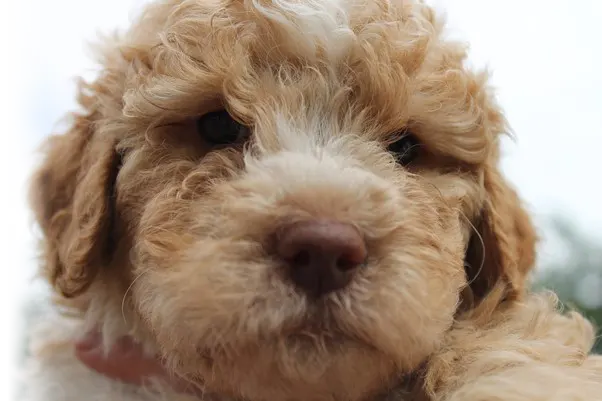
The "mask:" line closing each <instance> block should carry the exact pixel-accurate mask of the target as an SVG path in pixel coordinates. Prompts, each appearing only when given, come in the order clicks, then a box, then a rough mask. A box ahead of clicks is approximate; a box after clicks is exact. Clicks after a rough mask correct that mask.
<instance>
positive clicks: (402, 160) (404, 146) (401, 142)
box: [387, 131, 420, 166]
mask: <svg viewBox="0 0 602 401" xmlns="http://www.w3.org/2000/svg"><path fill="white" fill-rule="evenodd" d="M387 150H388V151H389V152H391V153H394V154H395V157H396V158H397V162H398V163H399V164H401V165H402V166H407V165H408V164H410V163H411V162H412V161H413V160H414V159H416V157H417V156H418V154H419V150H420V142H419V141H418V138H416V136H415V135H414V134H412V133H411V132H409V131H404V132H403V133H401V134H400V136H399V139H397V140H396V141H395V142H392V143H391V144H389V146H388V147H387Z"/></svg>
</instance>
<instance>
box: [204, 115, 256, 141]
mask: <svg viewBox="0 0 602 401" xmlns="http://www.w3.org/2000/svg"><path fill="white" fill-rule="evenodd" d="M196 129H197V131H198V133H199V135H200V136H201V137H202V138H203V139H204V140H205V141H207V142H208V143H209V144H211V145H230V144H233V143H237V142H240V141H242V140H244V139H245V138H246V137H248V135H249V128H248V127H245V126H244V125H242V124H240V123H239V122H237V121H235V120H234V119H233V118H232V116H230V114H228V112H227V111H226V110H220V111H214V112H211V113H207V114H205V115H204V116H202V117H199V118H198V119H197V120H196Z"/></svg>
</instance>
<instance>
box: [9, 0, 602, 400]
mask: <svg viewBox="0 0 602 401" xmlns="http://www.w3.org/2000/svg"><path fill="white" fill-rule="evenodd" d="M430 3H432V4H433V5H435V6H437V7H438V8H439V9H441V10H444V11H445V12H446V13H447V16H448V21H449V31H450V34H451V36H453V37H456V38H461V39H465V40H467V41H468V42H470V43H471V49H472V50H471V58H470V61H471V63H472V64H473V65H475V66H478V67H483V66H489V67H490V69H491V70H492V72H493V80H492V82H493V84H494V85H495V86H496V87H497V89H498V94H499V100H500V102H501V104H502V106H503V107H504V109H505V111H506V114H507V116H508V119H509V120H510V122H511V125H512V127H513V129H514V131H515V133H516V136H517V140H516V141H510V140H508V141H506V142H505V143H504V159H503V169H504V171H505V173H506V175H507V176H508V177H509V179H510V180H511V181H512V182H513V183H514V184H515V185H516V187H517V188H518V190H519V191H520V193H521V195H522V197H523V199H524V200H525V201H526V202H527V204H528V206H529V208H530V210H531V212H532V214H533V216H534V217H535V221H536V223H537V225H538V228H539V231H540V234H541V236H542V238H543V241H542V243H541V245H540V254H539V260H538V266H537V275H536V282H535V285H536V286H537V287H540V288H541V287H546V288H552V289H554V290H556V291H557V292H558V293H559V295H560V297H561V298H562V300H563V301H565V302H566V303H567V304H568V305H569V306H571V307H575V308H577V309H580V310H582V311H583V312H584V313H585V314H587V315H588V316H590V317H591V318H592V319H594V320H596V321H598V322H599V323H601V324H602V179H601V178H600V173H601V172H602V167H601V166H602V155H601V149H602V74H601V73H600V71H602V48H601V47H600V38H602V24H601V23H600V21H602V1H599V0H572V1H571V2H566V1H549V0H529V1H524V0H431V1H430ZM143 4H144V1H142V0H52V1H49V0H19V1H9V0H0V41H1V47H0V51H1V54H2V56H0V101H1V102H2V104H1V107H0V135H1V136H2V139H3V142H2V143H3V144H2V145H1V146H0V178H1V181H0V183H1V184H0V191H1V193H2V195H1V196H0V201H1V202H2V207H0V222H1V224H0V254H1V255H2V262H0V263H1V264H2V279H1V280H0V285H1V286H2V288H1V289H0V297H2V298H1V299H0V313H1V315H2V329H1V330H0V336H1V337H0V347H1V348H0V355H1V357H0V401H1V400H12V399H15V397H14V396H13V394H15V393H14V391H15V381H16V378H17V373H18V371H17V368H16V367H17V366H18V362H19V361H20V360H22V357H23V355H24V352H25V341H26V338H27V329H26V327H27V326H26V320H27V319H30V318H32V317H33V316H35V314H36V313H38V312H39V310H40V308H41V307H43V305H44V303H45V301H44V298H43V297H44V295H45V288H44V287H43V285H41V283H37V282H35V281H34V280H33V278H34V273H35V268H36V260H35V257H36V254H35V238H36V229H35V227H34V226H33V224H32V221H31V216H30V215H29V211H28V210H27V207H26V203H25V188H26V181H27V179H28V176H29V174H30V172H31V170H32V168H33V166H34V165H35V163H36V161H37V160H38V159H37V155H36V152H35V150H36V148H37V146H38V145H39V143H40V141H41V140H42V139H44V137H45V136H46V135H48V134H49V133H51V132H57V131H60V130H61V128H62V127H61V124H60V120H61V118H62V117H63V116H64V114H65V113H66V112H67V111H69V110H71V109H72V108H73V107H74V100H73V99H74V90H75V85H74V82H75V78H76V77H77V76H81V75H83V76H85V77H93V76H94V73H95V71H96V70H95V68H96V66H95V65H94V64H92V63H91V61H90V58H88V53H87V49H86V41H88V40H90V39H94V38H95V36H96V33H97V32H110V31H111V30H113V29H115V28H121V27H125V26H127V23H128V21H130V19H131V17H132V16H134V15H135V14H136V11H137V10H138V9H139V8H140V6H141V5H143ZM598 351H600V352H602V344H601V343H600V342H599V343H598Z"/></svg>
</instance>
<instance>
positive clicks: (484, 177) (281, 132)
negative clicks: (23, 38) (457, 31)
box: [32, 0, 598, 401]
mask: <svg viewBox="0 0 602 401" xmlns="http://www.w3.org/2000/svg"><path fill="white" fill-rule="evenodd" d="M442 29H443V24H442V23H441V21H440V20H439V19H437V17H436V16H435V13H434V11H433V10H432V9H431V8H429V7H428V6H427V5H425V4H424V3H423V2H421V1H402V0H397V1H387V0H350V1H335V0H312V1H296V0H273V1H268V0H164V1H157V2H155V3H153V4H151V5H150V6H148V8H147V9H146V11H145V12H144V13H143V15H142V16H141V17H140V18H139V19H138V20H137V21H136V22H134V23H133V24H132V27H131V28H130V29H129V30H128V31H127V32H125V33H123V34H120V35H116V36H115V37H111V38H107V39H105V40H104V41H103V42H102V46H99V55H100V57H99V61H100V64H101V71H100V74H99V76H98V78H97V79H95V80H94V81H92V82H89V83H82V86H81V89H80V93H79V98H78V100H79V102H80V105H81V106H82V109H83V111H81V112H78V113H74V114H73V123H72V126H71V128H70V130H69V131H68V132H66V133H64V134H63V135H55V136H52V137H51V138H50V140H49V142H48V143H47V147H46V148H45V150H44V151H45V159H44V161H43V163H42V165H41V167H40V169H39V170H38V172H37V173H36V175H35V177H34V183H33V187H32V204H33V207H34V210H35V212H36V217H37V220H38V222H39V224H40V226H41V228H42V231H43V234H44V236H43V241H42V243H43V252H42V273H43V274H44V276H45V277H46V279H47V280H48V282H49V283H50V284H51V285H52V286H53V289H54V290H55V292H56V295H57V303H59V304H61V305H63V306H64V307H66V308H67V309H68V310H70V312H71V313H75V314H77V315H78V316H79V323H78V324H79V325H82V327H83V328H90V327H93V326H99V327H100V328H101V330H102V332H103V335H104V338H105V341H106V344H105V345H106V346H107V347H108V346H110V345H111V343H112V342H113V341H115V340H116V339H117V338H118V337H119V336H122V335H129V336H131V337H133V338H135V339H136V340H137V341H139V342H141V343H142V344H143V345H144V346H145V348H146V349H147V351H148V352H149V353H153V354H155V353H156V354H157V355H158V357H160V358H161V359H162V360H163V361H164V362H165V364H166V366H167V368H168V369H169V370H170V371H172V372H173V373H174V374H176V375H178V376H180V377H183V378H185V379H187V380H189V381H190V382H191V384H193V385H195V386H197V387H201V388H202V389H203V390H204V391H205V393H206V394H209V395H211V397H216V398H218V399H220V400H221V399H229V398H232V399H236V400H240V399H245V400H251V401H281V400H291V401H292V400H303V401H313V400H316V401H317V400H345V401H360V400H367V399H373V398H375V397H380V396H381V394H383V393H384V394H389V396H391V397H392V396H393V394H395V395H396V396H398V397H401V398H403V397H404V396H402V395H400V394H401V393H403V392H404V391H410V392H412V395H407V396H405V397H406V398H407V397H412V399H414V398H416V397H418V396H419V395H418V394H419V393H420V394H422V396H424V397H428V398H432V399H447V398H450V397H454V396H456V395H454V394H459V395H457V397H462V398H463V399H467V398H469V396H468V395H466V396H465V395H463V394H468V393H469V392H471V393H470V394H471V395H470V397H472V396H474V399H480V398H479V397H481V396H482V394H484V392H486V391H489V390H488V388H489V389H495V390H496V391H495V393H496V394H498V393H499V396H500V397H502V399H507V400H515V399H516V400H519V399H521V398H520V396H523V397H528V396H530V394H532V393H533V388H532V387H528V388H527V384H525V380H527V379H521V380H519V379H517V383H519V385H518V387H517V388H516V389H515V390H516V392H517V393H516V394H519V395H516V394H515V393H512V392H508V393H504V392H503V391H502V390H501V387H499V386H502V385H501V384H499V383H502V382H503V383H505V380H508V378H509V377H511V375H512V374H519V373H520V375H521V376H522V375H524V374H526V373H523V372H524V371H528V370H529V369H530V368H531V367H532V368H533V375H534V382H535V383H537V381H538V380H543V377H554V375H562V374H563V373H564V372H565V371H566V372H567V375H568V376H567V377H570V375H574V376H576V377H578V378H581V379H582V380H583V381H585V380H586V377H590V376H589V375H591V374H592V373H591V372H592V370H591V369H589V368H588V367H587V366H588V364H593V363H594V362H589V361H588V362H586V363H585V364H583V366H580V367H575V368H574V370H571V369H569V368H568V367H565V366H563V364H562V363H560V364H556V365H554V364H547V365H545V366H546V369H544V370H541V369H540V368H539V367H538V365H536V364H527V365H525V367H524V369H523V370H520V369H519V368H518V367H517V368H516V370H510V371H508V372H509V373H500V375H499V376H495V377H489V376H487V378H482V379H478V381H474V380H473V379H474V371H472V370H470V369H471V368H470V366H481V365H480V364H481V363H482V364H484V365H487V363H489V362H491V363H493V364H495V363H496V361H495V358H496V354H495V353H491V354H487V353H484V352H481V350H480V349H471V350H467V352H468V351H470V352H473V353H474V354H475V358H477V359H478V360H473V359H472V358H469V359H467V360H462V359H457V358H452V357H450V356H449V355H451V354H450V353H453V352H454V351H453V350H454V349H457V350H462V349H464V348H463V347H465V346H467V345H476V344H478V342H475V340H474V338H473V332H482V336H483V341H487V342H489V341H491V344H492V345H495V346H496V347H500V349H502V348H503V347H507V348H508V349H509V350H510V349H512V348H513V347H514V346H516V347H518V348H519V350H516V351H515V353H517V355H518V354H520V353H521V352H524V353H526V354H528V350H529V349H530V348H531V347H534V348H537V346H538V344H540V343H541V344H548V343H549V344H550V347H549V349H550V352H551V354H553V355H556V354H557V352H559V351H562V350H558V349H556V348H554V347H553V346H552V345H553V343H554V341H556V340H555V338H557V337H555V334H554V333H548V332H547V331H546V330H543V329H542V330H537V331H535V333H536V338H535V340H533V342H529V341H527V342H521V341H519V339H518V338H517V336H519V335H520V333H521V331H525V333H528V332H529V331H528V330H530V327H531V326H530V325H531V324H534V323H529V324H527V323H525V322H526V321H529V319H530V318H535V315H534V313H535V312H536V311H537V310H538V309H539V313H540V314H542V316H547V317H549V318H550V321H551V322H556V321H558V322H562V321H563V320H562V319H560V318H558V319H556V318H555V317H554V316H556V315H555V312H552V311H551V310H550V309H549V308H548V306H546V305H545V304H544V303H538V302H536V301H534V300H528V298H526V297H527V293H526V288H527V287H528V273H529V271H530V269H531V268H532V266H533V264H534V259H535V242H536V235H535V233H534V230H533V227H532V225H531V222H530V219H529V216H528V213H527V212H526V210H525V208H524V207H523V205H522V202H521V201H520V199H519V197H518V196H517V194H516V193H515V191H514V190H513V189H512V188H511V186H510V185H509V184H508V183H507V181H506V180H505V179H504V178H503V176H502V175H501V173H500V171H499V169H498V167H497V164H498V160H499V141H500V138H501V137H502V135H504V133H506V132H507V131H508V128H507V124H506V121H505V118H504V116H503V114H502V112H501V110H500V109H499V107H498V106H497V104H496V101H495V98H494V96H493V93H492V91H491V89H490V88H489V86H488V84H487V74H486V73H484V72H474V71H471V70H470V69H469V68H467V67H466V66H465V63H464V61H465V57H466V51H465V47H464V46H463V45H462V44H459V43H455V42H451V41H449V40H447V39H446V38H445V36H444V35H443V30H442ZM216 110H226V111H227V112H228V113H229V115H230V116H231V117H232V119H234V120H236V121H238V122H239V123H240V124H241V127H242V126H245V127H247V128H246V129H243V128H241V129H242V130H243V131H241V132H247V135H246V136H243V137H241V138H240V140H239V141H235V142H234V143H231V144H230V145H229V146H212V144H211V143H210V141H209V140H208V139H207V138H206V137H204V136H203V135H202V133H200V132H199V131H198V125H197V123H196V122H197V121H198V119H199V118H202V116H204V115H206V114H207V113H210V112H212V111H216ZM408 135H412V137H413V138H415V139H416V141H417V143H418V145H417V146H418V151H417V152H415V155H414V157H413V159H412V160H411V162H407V163H406V162H401V160H402V158H403V156H404V155H402V154H399V152H396V151H395V147H394V145H395V144H399V143H400V141H403V140H404V138H407V137H408ZM314 219H330V220H338V221H340V222H343V223H345V224H348V225H349V226H352V227H353V228H354V230H357V232H358V233H360V235H361V237H362V239H363V241H364V242H365V246H366V251H367V254H368V258H367V259H366V263H365V265H364V266H363V267H362V268H361V269H358V271H357V273H356V274H355V276H354V277H353V280H352V281H351V282H350V284H349V285H348V286H347V287H345V288H343V289H342V290H340V291H337V292H332V293H329V294H327V295H325V296H324V297H322V298H320V299H318V300H316V299H312V298H311V297H309V296H307V295H306V294H305V293H304V292H303V291H300V290H299V289H298V288H297V287H296V286H295V285H293V283H292V282H291V280H290V278H289V277H287V274H286V269H287V267H286V265H287V262H286V261H283V260H282V258H280V257H279V256H278V255H277V252H276V251H275V246H274V241H277V240H278V235H279V234H278V233H279V232H280V230H281V229H282V227H285V226H288V225H290V224H292V223H297V222H306V221H311V220H314ZM523 303H526V304H527V305H528V306H522V305H523ZM537 305H539V306H537ZM517 308H518V309H517ZM509 311H510V312H509ZM506 317H507V320H508V321H506V320H504V319H506ZM500 319H502V320H500ZM559 319H560V320H559ZM492 322H497V323H496V324H498V325H500V329H499V330H502V328H504V327H505V328H508V330H510V329H509V328H513V329H512V330H514V331H512V330H510V332H509V333H508V334H507V337H506V341H507V342H506V343H503V342H496V341H495V336H494V333H495V332H498V331H499V330H498V329H495V330H494V329H491V328H490V327H489V326H487V324H489V323H492ZM492 324H493V323H492ZM558 324H559V326H558V327H565V329H560V328H559V329H558V330H559V331H558V335H559V336H560V337H562V336H566V337H567V341H570V339H572V338H583V342H584V343H587V342H588V341H590V339H589V337H591V333H586V332H585V331H584V332H582V331H580V327H581V326H579V325H577V326H572V325H570V324H567V325H566V326H561V325H560V323H558ZM63 326H64V325H63V324H62V323H57V324H56V325H53V327H51V330H52V331H57V335H60V336H63V335H65V336H67V337H69V336H72V335H74V332H75V331H77V330H76V329H74V328H72V329H69V328H68V326H67V325H65V326H64V327H63ZM552 326H553V325H552ZM552 326H549V327H552ZM470 327H474V329H470ZM542 327H545V326H542ZM496 330H497V331H496ZM502 331H503V330H502ZM45 337H46V335H38V340H41V342H42V343H43V342H44V338H45ZM464 341H468V342H469V343H466V344H465V343H464ZM479 341H481V339H479ZM68 343H69V341H65V342H64V343H63V344H62V345H61V346H54V345H52V344H51V345H50V346H47V345H43V346H42V349H47V351H44V352H43V353H41V354H40V353H39V354H37V355H36V356H35V357H34V364H35V363H37V364H41V369H40V371H41V372H43V373H41V374H40V375H39V378H40V379H41V378H43V377H46V378H47V380H46V382H47V383H48V382H57V383H60V384H61V386H63V387H64V388H67V387H69V386H74V387H69V390H68V391H73V393H72V394H81V397H83V398H88V397H92V396H102V395H106V396H107V397H108V399H119V397H120V396H119V395H117V394H115V395H110V396H109V394H108V393H110V392H121V391H122V387H120V386H119V385H117V384H114V383H109V382H108V381H107V380H105V379H102V378H99V377H97V376H95V375H93V374H92V373H91V372H87V371H86V370H85V369H83V368H82V367H81V366H77V364H78V362H77V361H76V360H74V359H73V357H72V356H71V354H70V352H71V351H70V349H69V346H68ZM544 348H545V346H544ZM586 348H587V347H585V346H583V347H582V349H581V352H584V353H585V352H586V351H587V350H586ZM458 352H459V351H458ZM508 352H510V351H508ZM500 353H503V352H502V351H501V350H500ZM551 357H553V356H551ZM490 358H491V359H492V360H491V361H489V359H490ZM58 361H63V362H58ZM55 365H58V366H60V367H62V368H60V369H59V368H56V367H55V368H54V369H51V368H50V366H55ZM554 366H555V367H554ZM63 368H64V370H63ZM548 368H549V369H548ZM424 369H426V372H425V370H424ZM475 369H476V368H475ZM555 369H556V370H555ZM512 372H519V373H512ZM424 373H426V374H427V376H426V377H427V378H428V380H427V382H425V383H422V379H421V378H422V377H424ZM88 374H89V381H88V380H87V379H85V378H84V377H88V376H87V375H88ZM54 375H56V376H54ZM70 375H78V376H80V375H81V376H82V377H81V380H80V381H73V380H70V378H69V376H70ZM36 377H38V376H36ZM36 380H38V378H36V379H32V381H33V382H35V381H36ZM487 380H492V381H493V383H494V384H492V382H491V381H487ZM496 380H497V382H496ZM481 382H482V383H483V385H482V386H481V385H478V383H481ZM475 383H476V384H475ZM495 383H498V384H495ZM592 383H593V384H592V386H589V387H588V386H586V385H583V386H578V387H575V388H574V389H573V390H572V391H573V393H572V394H573V395H574V396H575V397H576V398H575V399H591V397H592V394H593V393H592V392H593V391H594V389H595V388H596V386H597V385H598V383H597V382H596V381H593V382H592ZM504 385H505V384H504ZM470 386H472V387H470ZM475 386H476V390H475ZM496 386H498V387H496ZM522 386H525V388H524V391H523V390H521V387H522ZM32 387H34V388H37V389H41V388H43V387H44V384H40V385H39V386H38V385H32ZM124 389H125V388H124ZM393 389H396V390H393ZM417 389H418V390H417ZM498 390H499V391H498ZM42 391H43V390H42ZM461 391H464V393H462V392H461ZM542 391H543V390H542ZM546 391H547V390H546ZM506 394H507V395H508V396H507V397H506ZM525 394H526V395H525ZM541 394H545V393H541ZM123 397H126V396H125V395H124V396H123ZM166 397H167V398H168V399H171V398H170V397H171V396H170V395H169V396H166ZM174 397H175V396H174ZM58 399H60V397H59V398H58Z"/></svg>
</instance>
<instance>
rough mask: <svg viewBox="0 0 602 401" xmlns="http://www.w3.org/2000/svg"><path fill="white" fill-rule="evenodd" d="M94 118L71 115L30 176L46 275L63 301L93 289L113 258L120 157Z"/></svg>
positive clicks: (95, 116) (48, 142)
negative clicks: (65, 130)
mask: <svg viewBox="0 0 602 401" xmlns="http://www.w3.org/2000/svg"><path fill="white" fill-rule="evenodd" d="M97 119H98V115H97V113H96V112H95V111H91V112H89V113H87V114H84V115H74V116H73V122H72V125H71V128H70V129H69V130H68V131H67V132H66V133H65V134H62V135H54V136H51V137H50V138H49V139H48V141H47V142H46V144H45V145H46V147H45V148H44V159H43V161H42V165H41V166H40V168H39V169H38V171H37V172H36V174H35V175H34V177H33V181H32V186H31V190H30V191H31V192H30V195H31V203H32V206H33V210H34V213H35V217H36V219H37V222H38V223H39V225H40V227H41V229H42V233H43V235H44V254H43V258H44V261H43V263H44V273H45V275H46V276H47V279H48V280H49V281H50V282H51V283H52V284H53V285H54V287H55V288H56V289H57V290H58V291H59V292H61V293H62V294H63V295H64V296H65V297H74V296H76V295H78V294H81V293H82V292H83V291H85V290H86V289H87V288H88V287H89V285H90V284H91V282H92V280H93V278H94V277H95V275H96V274H97V272H98V269H99V268H100V266H101V265H102V264H103V263H106V260H105V259H106V258H107V257H110V253H111V249H110V248H111V242H112V238H111V226H112V224H113V218H114V216H113V213H114V200H113V197H114V194H113V192H114V184H115V180H116V175H117V171H118V168H119V163H120V158H119V157H118V154H117V152H116V150H115V143H114V141H113V140H111V139H110V138H108V137H106V136H103V135H100V134H99V133H98V132H97Z"/></svg>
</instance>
